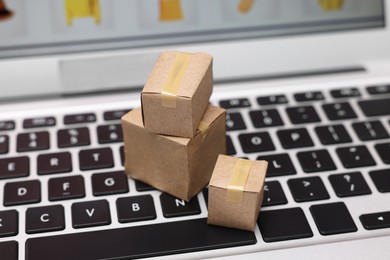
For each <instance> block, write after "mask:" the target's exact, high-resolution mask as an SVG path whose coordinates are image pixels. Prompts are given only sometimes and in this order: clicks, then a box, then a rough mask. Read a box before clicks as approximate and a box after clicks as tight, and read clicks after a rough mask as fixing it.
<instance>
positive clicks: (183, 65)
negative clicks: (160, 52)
mask: <svg viewBox="0 0 390 260" xmlns="http://www.w3.org/2000/svg"><path fill="white" fill-rule="evenodd" d="M191 56H192V54H190V53H184V52H179V53H177V54H176V58H175V61H174V62H173V65H172V67H171V69H170V71H169V74H168V77H167V79H166V80H165V83H164V86H163V88H162V93H161V94H162V95H161V104H162V106H164V107H171V108H175V107H176V95H177V92H178V91H179V87H180V83H181V81H182V79H183V76H184V73H185V72H186V69H187V66H188V63H189V61H190V58H191Z"/></svg>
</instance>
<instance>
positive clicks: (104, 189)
mask: <svg viewBox="0 0 390 260" xmlns="http://www.w3.org/2000/svg"><path fill="white" fill-rule="evenodd" d="M128 191H129V185H128V182H127V176H126V174H125V173H124V171H116V172H104V173H95V174H92V192H93V195H94V196H103V195H110V194H118V193H126V192H128Z"/></svg>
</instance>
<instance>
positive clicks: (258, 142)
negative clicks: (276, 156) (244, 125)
mask: <svg viewBox="0 0 390 260" xmlns="http://www.w3.org/2000/svg"><path fill="white" fill-rule="evenodd" d="M238 139H239V140H240V143H241V147H242V149H243V150H244V152H245V153H256V152H265V151H273V150H275V146H274V144H273V142H272V140H271V136H270V135H269V133H268V132H258V133H250V134H240V135H239V136H238Z"/></svg>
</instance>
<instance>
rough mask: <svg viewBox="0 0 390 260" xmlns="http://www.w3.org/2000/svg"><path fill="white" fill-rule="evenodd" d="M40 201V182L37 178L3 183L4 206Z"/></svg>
mask: <svg viewBox="0 0 390 260" xmlns="http://www.w3.org/2000/svg"><path fill="white" fill-rule="evenodd" d="M40 201H41V183H40V182H39V181H38V180H32V181H23V182H10V183H6V184H5V185H4V206H14V205H22V204H30V203H38V202H40Z"/></svg>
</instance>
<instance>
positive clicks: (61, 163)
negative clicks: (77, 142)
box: [37, 152, 72, 175]
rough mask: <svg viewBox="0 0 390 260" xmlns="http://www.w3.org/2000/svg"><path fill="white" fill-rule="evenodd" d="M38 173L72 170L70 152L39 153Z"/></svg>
mask: <svg viewBox="0 0 390 260" xmlns="http://www.w3.org/2000/svg"><path fill="white" fill-rule="evenodd" d="M37 160H38V174H39V175H44V174H53V173H63V172H71V171H72V159H71V155H70V153H69V152H64V153H51V154H40V155H38V159H37Z"/></svg>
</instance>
